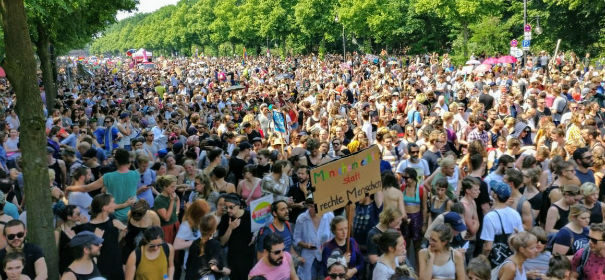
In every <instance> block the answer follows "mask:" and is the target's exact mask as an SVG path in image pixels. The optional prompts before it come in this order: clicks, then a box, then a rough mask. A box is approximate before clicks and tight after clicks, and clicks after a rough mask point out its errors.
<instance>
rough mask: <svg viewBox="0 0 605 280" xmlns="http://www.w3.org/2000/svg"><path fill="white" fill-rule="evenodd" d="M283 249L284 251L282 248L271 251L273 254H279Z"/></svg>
mask: <svg viewBox="0 0 605 280" xmlns="http://www.w3.org/2000/svg"><path fill="white" fill-rule="evenodd" d="M283 251H284V250H283V249H282V250H275V251H271V254H273V255H279V254H281V253H282V252H283Z"/></svg>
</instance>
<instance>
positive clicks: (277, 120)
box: [273, 111, 286, 133]
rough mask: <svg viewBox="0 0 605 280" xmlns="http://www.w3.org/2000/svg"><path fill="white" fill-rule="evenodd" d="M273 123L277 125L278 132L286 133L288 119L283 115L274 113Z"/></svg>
mask: <svg viewBox="0 0 605 280" xmlns="http://www.w3.org/2000/svg"><path fill="white" fill-rule="evenodd" d="M273 123H274V124H275V131H276V132H279V133H286V119H285V118H284V114H283V113H281V112H278V111H273Z"/></svg>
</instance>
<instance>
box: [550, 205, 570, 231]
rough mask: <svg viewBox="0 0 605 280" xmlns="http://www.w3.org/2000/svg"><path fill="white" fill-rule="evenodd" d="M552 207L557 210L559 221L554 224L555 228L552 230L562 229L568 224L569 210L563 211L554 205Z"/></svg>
mask: <svg viewBox="0 0 605 280" xmlns="http://www.w3.org/2000/svg"><path fill="white" fill-rule="evenodd" d="M552 206H554V207H555V208H557V211H558V212H559V220H558V221H557V222H556V223H555V227H554V229H557V230H558V229H561V228H562V227H564V226H565V225H566V224H567V223H568V222H569V209H567V210H563V209H562V208H561V207H559V206H557V205H556V204H553V205H552Z"/></svg>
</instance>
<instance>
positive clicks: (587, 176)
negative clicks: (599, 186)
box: [576, 169, 594, 184]
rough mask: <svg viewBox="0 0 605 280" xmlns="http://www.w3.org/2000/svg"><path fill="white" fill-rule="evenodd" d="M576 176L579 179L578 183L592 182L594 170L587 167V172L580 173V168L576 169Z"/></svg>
mask: <svg viewBox="0 0 605 280" xmlns="http://www.w3.org/2000/svg"><path fill="white" fill-rule="evenodd" d="M576 176H577V177H578V179H580V183H582V184H584V183H586V182H591V183H593V184H594V172H592V170H590V169H588V172H586V173H582V172H580V170H577V169H576Z"/></svg>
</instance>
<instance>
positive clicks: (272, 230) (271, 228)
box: [259, 221, 292, 235]
mask: <svg viewBox="0 0 605 280" xmlns="http://www.w3.org/2000/svg"><path fill="white" fill-rule="evenodd" d="M285 223H286V227H287V228H288V231H290V233H292V228H291V227H290V223H289V222H288V221H285ZM266 227H268V228H269V229H270V230H271V232H276V231H277V230H276V229H275V226H274V225H273V223H270V224H269V225H268V226H266ZM264 229H265V228H264V227H263V228H261V230H260V232H259V233H260V235H262V234H263V231H264Z"/></svg>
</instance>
